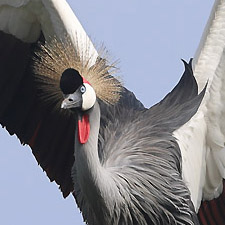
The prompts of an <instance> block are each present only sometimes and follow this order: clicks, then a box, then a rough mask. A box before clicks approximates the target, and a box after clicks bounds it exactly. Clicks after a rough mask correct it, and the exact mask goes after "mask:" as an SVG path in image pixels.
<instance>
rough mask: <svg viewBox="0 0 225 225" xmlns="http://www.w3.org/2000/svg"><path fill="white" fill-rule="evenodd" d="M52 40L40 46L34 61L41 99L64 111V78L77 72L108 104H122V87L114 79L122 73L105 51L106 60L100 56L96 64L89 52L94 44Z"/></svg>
mask: <svg viewBox="0 0 225 225" xmlns="http://www.w3.org/2000/svg"><path fill="white" fill-rule="evenodd" d="M49 40H51V41H50V42H45V43H44V44H43V43H39V45H38V46H39V47H38V48H37V50H36V51H35V56H34V57H33V72H34V76H35V82H37V83H38V84H37V85H36V86H37V88H38V89H39V95H40V96H39V97H41V98H43V101H44V102H49V103H54V104H55V106H56V107H57V108H58V107H60V105H61V102H62V100H63V94H62V91H61V90H60V86H59V84H60V78H61V75H62V73H63V72H64V71H65V70H66V69H68V68H73V69H75V70H77V71H78V72H79V73H80V75H81V76H83V77H84V78H85V79H86V80H87V81H88V82H89V83H90V84H91V86H92V87H93V88H94V90H95V92H96V96H97V97H98V98H99V99H101V100H102V101H104V102H105V103H108V104H115V103H116V102H117V101H118V100H119V98H120V93H121V90H122V85H121V82H120V81H119V80H118V79H116V78H115V77H113V76H112V75H113V74H115V72H116V71H117V70H118V69H117V68H116V66H115V63H112V64H109V63H108V60H107V58H106V56H107V52H106V51H105V49H104V50H102V51H101V52H102V53H103V54H104V58H103V57H101V56H100V55H99V56H98V57H97V59H94V60H93V56H90V55H91V54H90V52H89V51H90V42H88V43H89V44H88V43H87V44H86V45H84V44H83V45H82V46H79V43H78V41H77V42H75V44H74V43H72V41H71V39H70V38H69V37H67V36H65V38H63V40H59V39H57V38H55V37H54V38H49ZM101 55H102V54H101ZM95 58H96V57H95ZM93 61H94V63H93Z"/></svg>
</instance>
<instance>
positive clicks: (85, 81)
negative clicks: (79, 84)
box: [82, 77, 91, 85]
mask: <svg viewBox="0 0 225 225" xmlns="http://www.w3.org/2000/svg"><path fill="white" fill-rule="evenodd" d="M82 78H83V83H86V84H90V83H89V82H88V81H87V80H86V79H85V78H84V77H82ZM90 85H91V84H90Z"/></svg>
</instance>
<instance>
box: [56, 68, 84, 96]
mask: <svg viewBox="0 0 225 225" xmlns="http://www.w3.org/2000/svg"><path fill="white" fill-rule="evenodd" d="M82 84H83V79H82V77H81V75H80V74H79V72H78V71H77V70H75V69H72V68H69V69H66V70H65V71H64V72H63V73H62V76H61V79H60V88H61V90H62V92H63V94H72V93H74V92H75V91H76V90H77V88H79V87H80V86H81V85H82Z"/></svg>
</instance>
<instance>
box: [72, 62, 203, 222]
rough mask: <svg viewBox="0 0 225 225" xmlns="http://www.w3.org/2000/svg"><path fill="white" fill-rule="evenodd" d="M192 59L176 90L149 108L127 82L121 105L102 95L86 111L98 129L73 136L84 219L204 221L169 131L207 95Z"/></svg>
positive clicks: (77, 194)
mask: <svg viewBox="0 0 225 225" xmlns="http://www.w3.org/2000/svg"><path fill="white" fill-rule="evenodd" d="M190 64H191V63H190ZM190 64H186V63H185V73H184V75H183V76H182V78H181V80H180V82H179V83H178V85H177V86H176V87H175V88H174V90H173V91H172V92H170V93H169V94H168V95H167V96H166V97H165V98H164V99H163V100H162V101H161V102H159V103H158V104H156V105H155V106H153V107H152V108H150V109H145V108H144V107H143V105H142V104H141V103H140V102H139V101H138V100H137V99H136V98H135V96H134V95H133V94H132V93H131V92H129V91H128V90H126V89H124V91H123V93H122V94H121V98H120V101H119V102H118V103H117V104H116V105H113V106H111V105H107V104H105V103H104V102H102V101H100V100H98V102H96V103H95V106H94V107H93V108H92V109H90V110H89V111H88V114H89V115H90V125H91V130H92V129H93V128H94V129H93V130H92V131H91V133H90V138H89V141H88V142H87V143H86V144H84V145H80V144H79V143H78V141H76V140H75V142H76V143H75V146H76V147H75V163H74V166H73V169H72V177H73V182H74V190H75V191H74V196H75V199H76V202H77V204H78V206H79V208H80V210H81V212H82V214H83V217H84V220H85V221H86V222H87V224H89V225H105V224H109V225H128V224H129V225H134V224H135V225H136V224H141V225H147V224H199V223H198V219H197V216H196V214H195V211H194V207H193V205H192V202H191V200H190V193H189V191H188V189H187V187H186V185H185V183H184V181H183V180H182V176H181V173H182V171H181V170H182V165H181V153H180V149H179V146H178V144H177V142H176V140H175V138H174V137H173V135H172V133H173V131H174V130H176V129H177V128H179V127H180V126H182V125H183V124H184V123H186V122H187V121H188V120H189V119H190V118H191V117H192V116H193V115H194V114H195V113H196V111H197V109H198V107H199V105H200V103H201V100H202V98H203V96H204V92H205V90H203V91H202V92H201V93H200V94H199V95H198V88H197V84H196V81H195V78H194V77H193V73H192V68H191V65H190ZM76 137H77V134H76ZM76 137H75V139H76Z"/></svg>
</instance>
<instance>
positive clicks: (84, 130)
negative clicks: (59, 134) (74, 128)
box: [78, 114, 90, 144]
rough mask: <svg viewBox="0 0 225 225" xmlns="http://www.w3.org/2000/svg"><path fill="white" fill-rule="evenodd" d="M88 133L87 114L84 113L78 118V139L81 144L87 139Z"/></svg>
mask: <svg viewBox="0 0 225 225" xmlns="http://www.w3.org/2000/svg"><path fill="white" fill-rule="evenodd" d="M89 134H90V123H89V116H88V115H87V114H84V115H83V116H82V117H81V119H78V140H79V142H80V143H81V144H85V143H86V142H87V141H88V138H89Z"/></svg>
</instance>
